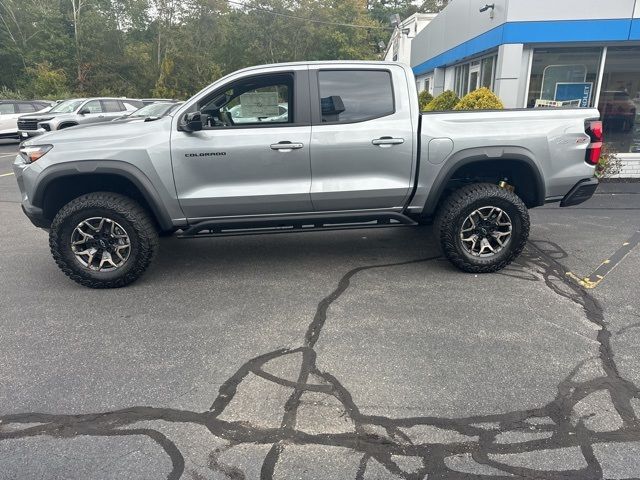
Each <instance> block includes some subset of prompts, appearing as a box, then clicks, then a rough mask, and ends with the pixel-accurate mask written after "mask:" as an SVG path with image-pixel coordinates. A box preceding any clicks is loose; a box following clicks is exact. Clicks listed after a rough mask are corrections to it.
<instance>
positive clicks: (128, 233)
mask: <svg viewBox="0 0 640 480" xmlns="http://www.w3.org/2000/svg"><path fill="white" fill-rule="evenodd" d="M49 246H50V248H51V253H52V254H53V258H54V259H55V261H56V263H57V264H58V266H59V267H60V269H61V270H62V271H63V272H64V273H65V274H66V275H67V276H68V277H69V278H71V279H72V280H74V281H75V282H77V283H79V284H81V285H84V286H86V287H91V288H116V287H124V286H125V285H128V284H130V283H131V282H133V281H135V280H137V279H138V278H139V277H140V276H141V275H142V274H143V273H144V271H145V270H146V269H147V267H148V266H149V264H150V263H151V260H152V258H153V256H154V254H155V253H156V251H157V249H158V233H157V231H156V228H155V226H154V223H153V221H152V219H151V218H150V216H149V214H148V213H147V212H146V211H145V210H144V209H143V208H142V207H140V205H138V204H137V203H136V202H134V201H133V200H131V199H130V198H128V197H125V196H124V195H119V194H116V193H110V192H98V193H90V194H87V195H82V196H81V197H78V198H76V199H75V200H72V201H71V202H69V203H68V204H67V205H65V206H64V207H62V209H61V210H60V211H59V212H58V214H57V215H56V216H55V218H54V219H53V222H52V224H51V231H50V234H49Z"/></svg>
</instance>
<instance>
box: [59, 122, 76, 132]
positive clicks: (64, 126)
mask: <svg viewBox="0 0 640 480" xmlns="http://www.w3.org/2000/svg"><path fill="white" fill-rule="evenodd" d="M78 125H79V124H78V123H76V122H62V123H61V124H60V125H58V128H56V130H62V129H64V128H69V127H77V126H78Z"/></svg>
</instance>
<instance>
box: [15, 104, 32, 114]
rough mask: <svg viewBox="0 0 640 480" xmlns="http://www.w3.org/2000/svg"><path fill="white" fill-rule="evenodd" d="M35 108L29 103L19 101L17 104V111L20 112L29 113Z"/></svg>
mask: <svg viewBox="0 0 640 480" xmlns="http://www.w3.org/2000/svg"><path fill="white" fill-rule="evenodd" d="M35 111H36V109H35V108H34V107H33V105H31V104H30V103H19V104H18V112H20V113H29V112H35Z"/></svg>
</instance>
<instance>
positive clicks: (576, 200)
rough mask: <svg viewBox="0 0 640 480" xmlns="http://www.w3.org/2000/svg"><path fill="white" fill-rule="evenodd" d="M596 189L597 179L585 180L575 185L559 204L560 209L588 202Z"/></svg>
mask: <svg viewBox="0 0 640 480" xmlns="http://www.w3.org/2000/svg"><path fill="white" fill-rule="evenodd" d="M597 188H598V179H597V178H586V179H584V180H580V181H579V182H578V183H576V184H575V185H574V186H573V188H572V189H571V190H570V191H569V193H567V194H566V195H565V196H564V198H563V199H562V201H561V202H560V206H561V207H572V206H574V205H579V204H581V203H583V202H586V201H587V200H589V199H590V198H591V197H592V196H593V194H594V193H595V192H596V189H597Z"/></svg>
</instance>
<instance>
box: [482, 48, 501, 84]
mask: <svg viewBox="0 0 640 480" xmlns="http://www.w3.org/2000/svg"><path fill="white" fill-rule="evenodd" d="M496 58H497V57H496V56H495V55H494V56H492V57H487V58H483V59H482V73H481V77H482V81H481V82H480V86H482V87H486V88H488V89H489V90H493V83H494V80H495V72H496Z"/></svg>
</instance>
